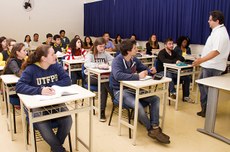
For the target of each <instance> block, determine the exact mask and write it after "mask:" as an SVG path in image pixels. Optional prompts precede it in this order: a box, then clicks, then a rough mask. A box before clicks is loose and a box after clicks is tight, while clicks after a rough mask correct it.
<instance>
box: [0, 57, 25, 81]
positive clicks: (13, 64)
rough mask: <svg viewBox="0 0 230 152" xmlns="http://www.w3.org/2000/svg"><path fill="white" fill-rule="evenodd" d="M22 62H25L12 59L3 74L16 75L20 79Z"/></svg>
mask: <svg viewBox="0 0 230 152" xmlns="http://www.w3.org/2000/svg"><path fill="white" fill-rule="evenodd" d="M22 62H23V60H19V59H17V58H10V59H9V61H8V63H7V64H6V67H5V69H4V73H3V74H15V75H16V76H18V77H20V76H21V66H22Z"/></svg>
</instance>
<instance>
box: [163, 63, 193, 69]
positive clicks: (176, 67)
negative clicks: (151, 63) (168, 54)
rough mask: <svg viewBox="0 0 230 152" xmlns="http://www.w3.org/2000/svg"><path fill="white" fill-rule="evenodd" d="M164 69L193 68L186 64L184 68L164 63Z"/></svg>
mask: <svg viewBox="0 0 230 152" xmlns="http://www.w3.org/2000/svg"><path fill="white" fill-rule="evenodd" d="M164 67H168V68H172V69H183V68H191V67H193V66H192V65H191V64H187V65H186V66H177V65H176V64H170V63H164Z"/></svg>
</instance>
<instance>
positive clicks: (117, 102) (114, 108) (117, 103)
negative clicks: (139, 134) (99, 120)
mask: <svg viewBox="0 0 230 152" xmlns="http://www.w3.org/2000/svg"><path fill="white" fill-rule="evenodd" d="M111 78H112V77H111V76H110V77H109V81H110V82H111ZM109 87H110V90H111V98H112V102H113V107H112V111H111V114H110V117H109V123H108V125H109V126H110V124H111V121H112V118H113V113H114V112H115V110H116V111H118V109H119V101H118V100H116V99H115V97H114V94H113V89H112V86H111V85H109ZM122 108H123V109H125V110H126V111H127V114H128V122H129V124H130V123H131V119H132V115H133V112H134V109H133V108H130V107H128V106H126V105H125V104H124V103H123V105H122ZM117 113H118V112H117ZM129 138H130V139H131V128H129Z"/></svg>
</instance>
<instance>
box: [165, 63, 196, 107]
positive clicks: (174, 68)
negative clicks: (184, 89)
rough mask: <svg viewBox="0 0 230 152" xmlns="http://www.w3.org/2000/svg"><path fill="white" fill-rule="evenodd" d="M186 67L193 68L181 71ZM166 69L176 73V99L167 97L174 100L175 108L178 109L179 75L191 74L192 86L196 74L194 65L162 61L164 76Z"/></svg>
mask: <svg viewBox="0 0 230 152" xmlns="http://www.w3.org/2000/svg"><path fill="white" fill-rule="evenodd" d="M187 68H193V70H192V71H183V70H184V69H187ZM167 69H170V70H168V71H169V72H172V73H175V74H177V85H176V99H172V98H169V99H170V100H172V101H175V102H176V104H175V109H176V110H178V101H179V98H178V96H179V86H180V77H181V76H187V75H192V89H193V88H194V82H195V74H196V67H195V66H194V67H193V66H192V65H186V66H177V65H176V64H169V63H164V76H166V72H167Z"/></svg>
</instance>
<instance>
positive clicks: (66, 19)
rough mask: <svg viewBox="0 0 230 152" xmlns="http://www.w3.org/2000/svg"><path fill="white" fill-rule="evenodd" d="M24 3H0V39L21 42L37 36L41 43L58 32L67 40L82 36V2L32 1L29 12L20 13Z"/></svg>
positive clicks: (17, 0)
mask: <svg viewBox="0 0 230 152" xmlns="http://www.w3.org/2000/svg"><path fill="white" fill-rule="evenodd" d="M23 1H24V0H1V1H0V14H1V22H0V25H1V26H0V36H6V37H11V38H14V39H16V40H17V41H18V42H20V41H23V40H24V37H25V35H26V34H29V35H30V36H31V37H32V36H33V34H34V33H35V32H36V33H39V35H40V41H44V40H45V39H46V38H45V36H46V34H47V33H49V32H50V33H52V34H58V33H59V31H60V30H61V29H64V30H65V31H66V35H67V36H68V37H69V38H70V39H72V38H73V37H74V35H76V34H78V35H80V36H83V24H84V22H83V19H84V16H83V14H84V12H83V9H84V7H83V3H84V1H83V0H34V9H33V10H32V11H31V12H26V11H25V10H23Z"/></svg>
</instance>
